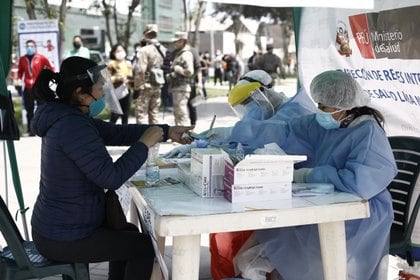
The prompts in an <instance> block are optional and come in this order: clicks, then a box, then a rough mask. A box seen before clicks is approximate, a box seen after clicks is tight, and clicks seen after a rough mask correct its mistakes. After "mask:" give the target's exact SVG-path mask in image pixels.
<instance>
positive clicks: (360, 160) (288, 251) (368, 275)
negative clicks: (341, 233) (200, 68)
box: [230, 71, 397, 280]
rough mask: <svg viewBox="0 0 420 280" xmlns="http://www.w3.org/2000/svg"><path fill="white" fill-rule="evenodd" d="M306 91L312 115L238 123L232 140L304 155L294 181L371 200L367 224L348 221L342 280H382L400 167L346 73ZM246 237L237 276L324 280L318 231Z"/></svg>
mask: <svg viewBox="0 0 420 280" xmlns="http://www.w3.org/2000/svg"><path fill="white" fill-rule="evenodd" d="M310 91H311V95H312V98H313V100H314V101H315V102H316V103H317V104H318V110H317V112H316V113H315V114H311V115H306V116H303V117H301V118H298V119H292V120H289V121H287V122H279V121H264V122H261V121H256V120H252V121H249V120H248V121H246V122H238V123H237V124H236V125H235V127H234V129H233V131H232V135H236V138H235V137H231V139H230V141H237V142H241V143H243V144H245V143H254V142H255V141H256V140H258V141H259V143H260V144H264V143H271V142H276V143H277V144H278V145H279V146H280V147H281V148H282V149H283V150H284V151H285V152H286V153H288V154H298V155H307V157H308V160H307V161H305V162H303V163H299V164H297V165H296V166H295V168H298V169H296V170H295V172H294V176H293V177H294V181H295V182H308V183H331V184H334V186H335V189H336V191H342V192H347V193H351V194H354V195H357V196H359V197H362V198H363V199H366V200H368V201H369V207H370V217H369V218H365V219H357V220H350V221H346V222H345V230H346V240H347V271H348V277H347V279H354V280H360V279H377V280H380V279H386V277H387V267H388V258H387V256H388V247H389V232H390V228H391V224H392V220H393V211H392V201H391V195H390V193H389V192H388V190H387V186H388V184H389V183H390V182H391V181H392V179H393V178H394V176H395V175H396V174H397V167H396V164H395V159H394V157H393V154H392V151H391V148H390V145H389V142H388V140H387V136H386V134H385V131H384V129H383V122H384V119H383V116H382V115H381V113H380V112H378V111H377V110H375V109H373V108H370V107H368V106H367V105H368V104H369V102H370V97H369V96H368V95H367V93H366V92H364V91H363V89H362V88H361V87H360V85H359V84H358V83H357V82H356V81H355V80H353V79H352V77H351V76H350V75H348V74H346V73H343V72H340V71H326V72H323V73H321V74H319V75H317V76H316V77H315V78H314V79H313V81H312V83H311V85H310ZM251 237H252V238H255V240H256V242H255V244H253V245H254V246H250V245H249V244H248V245H247V246H248V248H249V249H247V250H243V252H242V253H241V254H240V255H238V256H237V258H236V259H235V261H236V264H237V267H238V269H239V270H240V271H241V274H242V277H244V278H250V279H266V278H265V274H266V273H268V275H269V278H268V279H276V277H275V276H277V278H280V276H279V274H280V275H281V276H282V277H283V278H284V279H286V280H293V279H296V280H300V279H323V268H322V260H321V252H320V245H319V238H318V228H317V226H316V225H305V226H296V227H287V228H278V229H269V230H259V231H256V232H255V233H254V235H253V236H251ZM251 237H250V239H251ZM262 275H264V276H262ZM260 276H261V277H263V278H259V277H260ZM270 277H273V278H270ZM280 279H281V278H280Z"/></svg>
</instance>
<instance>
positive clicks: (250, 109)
mask: <svg viewBox="0 0 420 280" xmlns="http://www.w3.org/2000/svg"><path fill="white" fill-rule="evenodd" d="M264 90H265V88H264V87H263V86H261V84H260V83H259V82H251V83H247V84H242V85H237V86H235V87H234V88H233V89H232V90H231V91H230V93H229V97H228V102H229V104H230V106H231V107H232V109H233V111H234V112H235V114H236V115H237V116H238V118H239V119H244V118H252V119H256V120H266V119H269V118H271V117H272V116H273V115H274V107H273V105H272V103H271V102H270V100H268V98H267V97H266V96H265V94H264V92H263V91H264Z"/></svg>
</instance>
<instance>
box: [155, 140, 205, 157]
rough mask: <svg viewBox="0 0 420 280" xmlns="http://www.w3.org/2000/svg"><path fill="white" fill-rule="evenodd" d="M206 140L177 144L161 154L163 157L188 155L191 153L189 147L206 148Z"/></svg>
mask: <svg viewBox="0 0 420 280" xmlns="http://www.w3.org/2000/svg"><path fill="white" fill-rule="evenodd" d="M208 144H209V143H208V142H207V141H205V140H195V141H194V142H192V143H191V144H187V145H182V146H178V147H176V148H174V149H172V150H171V151H169V152H167V153H166V154H164V155H163V157H164V158H174V157H177V158H183V157H188V156H189V155H190V154H191V149H193V148H206V147H207V146H208Z"/></svg>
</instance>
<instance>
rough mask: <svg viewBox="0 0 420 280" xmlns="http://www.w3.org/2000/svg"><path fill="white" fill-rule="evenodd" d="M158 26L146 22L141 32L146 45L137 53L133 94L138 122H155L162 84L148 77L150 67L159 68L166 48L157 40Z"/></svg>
mask: <svg viewBox="0 0 420 280" xmlns="http://www.w3.org/2000/svg"><path fill="white" fill-rule="evenodd" d="M157 34H158V27H157V25H156V24H147V25H146V27H145V30H144V32H143V37H144V38H143V39H144V41H145V42H146V45H145V46H143V47H141V48H140V50H139V51H138V53H137V63H136V66H135V69H134V73H135V74H134V91H135V92H134V96H138V97H137V100H136V110H135V116H136V122H137V123H138V124H156V123H158V121H157V115H158V113H159V106H160V88H161V87H162V85H160V84H156V83H154V82H153V81H152V80H151V79H150V70H151V69H152V68H159V69H160V68H161V67H162V64H163V58H164V56H165V53H166V48H165V47H164V46H162V45H161V44H160V43H159V41H158V40H157Z"/></svg>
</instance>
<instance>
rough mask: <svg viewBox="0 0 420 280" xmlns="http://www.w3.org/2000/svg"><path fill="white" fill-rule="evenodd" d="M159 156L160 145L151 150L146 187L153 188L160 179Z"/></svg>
mask: <svg viewBox="0 0 420 280" xmlns="http://www.w3.org/2000/svg"><path fill="white" fill-rule="evenodd" d="M158 155H159V144H155V145H154V146H152V147H150V148H149V154H148V157H147V160H146V185H147V186H148V187H150V186H153V185H154V184H155V183H156V182H157V181H159V179H160V174H159V165H158V164H157V162H156V158H157V157H158Z"/></svg>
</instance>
